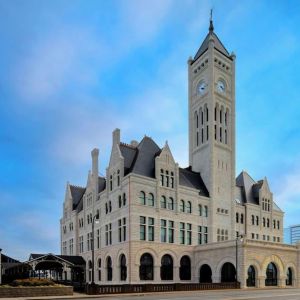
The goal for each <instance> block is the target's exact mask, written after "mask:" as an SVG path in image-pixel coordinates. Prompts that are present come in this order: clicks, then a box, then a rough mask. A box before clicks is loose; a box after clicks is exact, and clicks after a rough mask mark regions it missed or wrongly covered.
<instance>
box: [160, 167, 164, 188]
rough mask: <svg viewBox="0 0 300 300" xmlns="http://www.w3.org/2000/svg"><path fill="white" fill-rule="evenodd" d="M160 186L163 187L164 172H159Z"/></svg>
mask: <svg viewBox="0 0 300 300" xmlns="http://www.w3.org/2000/svg"><path fill="white" fill-rule="evenodd" d="M160 185H161V186H164V170H163V169H161V170H160Z"/></svg>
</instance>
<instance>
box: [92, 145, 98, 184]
mask: <svg viewBox="0 0 300 300" xmlns="http://www.w3.org/2000/svg"><path fill="white" fill-rule="evenodd" d="M91 155H92V175H93V177H94V178H96V179H97V178H98V174H99V172H98V169H99V166H98V156H99V149H97V148H94V149H93V150H92V152H91Z"/></svg>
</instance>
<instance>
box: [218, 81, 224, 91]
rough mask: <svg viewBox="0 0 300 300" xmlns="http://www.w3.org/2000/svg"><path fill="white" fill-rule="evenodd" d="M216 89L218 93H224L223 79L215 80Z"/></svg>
mask: <svg viewBox="0 0 300 300" xmlns="http://www.w3.org/2000/svg"><path fill="white" fill-rule="evenodd" d="M217 90H218V92H220V93H225V83H224V81H222V80H219V81H218V82H217Z"/></svg>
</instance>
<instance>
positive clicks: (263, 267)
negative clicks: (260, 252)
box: [260, 255, 285, 279]
mask: <svg viewBox="0 0 300 300" xmlns="http://www.w3.org/2000/svg"><path fill="white" fill-rule="evenodd" d="M269 263H274V264H275V266H276V267H277V272H278V274H277V276H278V279H279V278H280V277H281V276H285V273H284V267H283V263H282V260H281V259H280V258H279V257H278V256H277V255H271V256H268V257H267V258H265V260H264V261H263V263H262V265H261V274H260V275H261V276H263V277H265V276H266V269H267V267H268V265H269Z"/></svg>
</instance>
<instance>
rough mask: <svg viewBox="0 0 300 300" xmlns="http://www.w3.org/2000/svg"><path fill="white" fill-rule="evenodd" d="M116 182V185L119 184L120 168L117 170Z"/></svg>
mask: <svg viewBox="0 0 300 300" xmlns="http://www.w3.org/2000/svg"><path fill="white" fill-rule="evenodd" d="M117 182H118V186H119V185H120V170H118V172H117Z"/></svg>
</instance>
